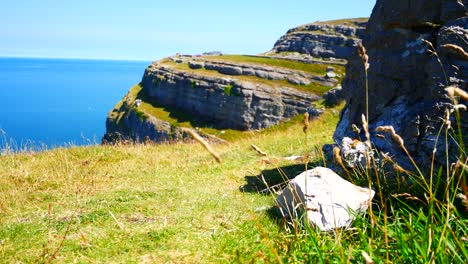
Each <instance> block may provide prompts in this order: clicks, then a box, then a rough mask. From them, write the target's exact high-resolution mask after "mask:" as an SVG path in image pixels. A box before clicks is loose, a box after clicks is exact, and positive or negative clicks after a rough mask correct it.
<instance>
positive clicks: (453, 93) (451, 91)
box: [445, 85, 468, 102]
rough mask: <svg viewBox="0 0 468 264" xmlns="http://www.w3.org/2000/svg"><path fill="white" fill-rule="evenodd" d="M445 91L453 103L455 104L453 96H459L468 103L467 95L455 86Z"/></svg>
mask: <svg viewBox="0 0 468 264" xmlns="http://www.w3.org/2000/svg"><path fill="white" fill-rule="evenodd" d="M445 91H446V92H447V94H448V96H449V97H450V99H451V100H452V101H453V102H456V100H455V96H459V97H460V98H461V99H463V100H465V101H468V93H467V92H465V91H464V90H462V89H460V88H458V87H456V86H453V85H452V86H449V87H447V88H445Z"/></svg>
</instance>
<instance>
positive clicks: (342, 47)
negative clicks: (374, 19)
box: [272, 18, 367, 59]
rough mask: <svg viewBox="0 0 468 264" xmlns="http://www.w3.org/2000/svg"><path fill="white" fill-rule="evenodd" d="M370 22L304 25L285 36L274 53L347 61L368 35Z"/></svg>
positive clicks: (332, 22) (353, 20)
mask: <svg viewBox="0 0 468 264" xmlns="http://www.w3.org/2000/svg"><path fill="white" fill-rule="evenodd" d="M366 24H367V19H362V18H361V19H347V20H341V21H328V22H316V23H312V24H307V25H302V26H299V27H296V28H293V29H290V30H288V32H287V33H286V34H285V35H284V36H282V37H281V38H280V39H279V40H278V41H277V42H276V43H275V45H274V47H273V50H272V51H273V52H275V53H281V52H298V53H301V54H307V55H311V56H312V57H318V58H337V59H347V58H348V57H349V56H351V54H352V52H353V48H354V47H355V46H356V45H357V43H358V42H359V41H360V38H361V37H362V36H363V35H364V33H365V27H366Z"/></svg>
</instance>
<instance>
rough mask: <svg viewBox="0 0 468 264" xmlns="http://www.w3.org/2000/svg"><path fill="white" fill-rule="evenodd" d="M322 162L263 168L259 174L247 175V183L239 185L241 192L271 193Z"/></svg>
mask: <svg viewBox="0 0 468 264" xmlns="http://www.w3.org/2000/svg"><path fill="white" fill-rule="evenodd" d="M321 164H322V162H313V163H307V164H293V165H287V166H283V167H278V168H273V169H268V170H263V171H262V172H261V173H260V174H259V175H248V176H245V181H246V184H244V185H242V186H241V187H239V189H240V191H241V192H247V193H260V194H270V193H275V192H277V191H279V190H281V189H283V188H284V187H286V185H287V183H288V182H289V180H291V179H294V178H295V177H296V176H297V175H299V174H301V173H303V172H304V171H306V170H307V169H312V168H315V167H317V166H320V165H321Z"/></svg>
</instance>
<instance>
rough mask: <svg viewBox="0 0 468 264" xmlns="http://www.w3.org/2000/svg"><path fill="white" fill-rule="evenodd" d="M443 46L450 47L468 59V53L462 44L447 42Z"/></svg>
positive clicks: (449, 48)
mask: <svg viewBox="0 0 468 264" xmlns="http://www.w3.org/2000/svg"><path fill="white" fill-rule="evenodd" d="M441 47H442V48H445V49H448V50H450V51H451V52H453V53H455V54H458V56H460V57H462V58H463V59H465V60H468V53H467V52H466V51H465V50H464V49H463V48H462V47H460V46H457V45H454V44H445V45H442V46H441Z"/></svg>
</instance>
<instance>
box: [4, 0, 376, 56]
mask: <svg viewBox="0 0 468 264" xmlns="http://www.w3.org/2000/svg"><path fill="white" fill-rule="evenodd" d="M374 4H375V0H358V1H350V0H326V1H323V0H320V1H318V0H292V1H284V0H282V1H280V0H270V1H267V0H233V1H220V0H218V1H214V0H213V1H212V0H198V1H188V0H171V1H170V0H166V1H158V0H153V1H150V0H134V1H121V0H113V1H108V0H80V1H71V0H61V1H60V0H14V1H2V4H1V8H0V56H8V57H52V58H106V59H138V60H155V59H159V58H162V57H165V56H168V55H172V54H175V53H177V52H179V53H188V54H198V53H202V52H204V51H211V50H220V51H222V52H224V53H235V54H238V53H242V54H257V53H260V52H264V51H267V50H269V49H271V48H272V46H273V44H274V42H275V41H276V40H277V39H278V38H279V37H280V36H281V35H283V34H284V33H285V32H286V31H287V30H288V29H289V28H292V27H294V26H297V25H301V24H305V23H310V22H314V21H324V20H332V19H340V18H349V17H364V16H369V15H370V13H371V11H372V8H373V6H374Z"/></svg>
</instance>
